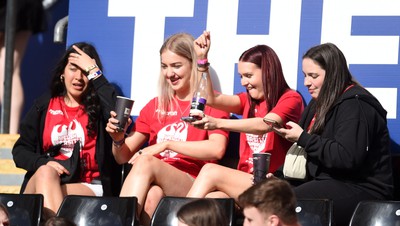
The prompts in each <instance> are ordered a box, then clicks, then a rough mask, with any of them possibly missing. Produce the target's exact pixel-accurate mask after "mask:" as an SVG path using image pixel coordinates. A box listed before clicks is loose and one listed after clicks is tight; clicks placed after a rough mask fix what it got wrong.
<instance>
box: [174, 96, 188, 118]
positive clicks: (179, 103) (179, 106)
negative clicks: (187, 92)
mask: <svg viewBox="0 0 400 226" xmlns="http://www.w3.org/2000/svg"><path fill="white" fill-rule="evenodd" d="M182 102H184V101H181V100H178V101H177V102H176V104H177V105H178V108H179V112H180V113H181V116H182V115H184V114H185V112H186V111H187V110H188V109H189V107H190V101H189V104H188V106H187V107H186V108H185V110H184V111H182V109H181V103H182Z"/></svg>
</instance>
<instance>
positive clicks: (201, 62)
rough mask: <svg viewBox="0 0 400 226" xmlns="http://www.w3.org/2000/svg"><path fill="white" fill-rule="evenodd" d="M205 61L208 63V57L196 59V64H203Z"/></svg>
mask: <svg viewBox="0 0 400 226" xmlns="http://www.w3.org/2000/svg"><path fill="white" fill-rule="evenodd" d="M207 63H208V59H207V58H206V59H201V60H197V64H202V65H204V64H207Z"/></svg>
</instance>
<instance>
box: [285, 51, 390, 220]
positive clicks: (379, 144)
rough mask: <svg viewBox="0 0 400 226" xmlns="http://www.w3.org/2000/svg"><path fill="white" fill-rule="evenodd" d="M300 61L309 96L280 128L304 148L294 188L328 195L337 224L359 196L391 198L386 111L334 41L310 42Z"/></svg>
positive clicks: (304, 194)
mask: <svg viewBox="0 0 400 226" xmlns="http://www.w3.org/2000/svg"><path fill="white" fill-rule="evenodd" d="M302 67H303V73H304V85H305V86H306V87H307V88H308V91H309V93H310V95H311V97H312V100H311V102H310V103H309V105H308V106H307V107H306V109H305V110H304V112H303V114H302V118H301V120H300V123H299V125H298V124H296V123H294V122H288V123H287V124H286V125H287V129H285V128H284V129H279V130H278V131H279V132H280V133H282V134H283V136H284V137H285V138H286V139H288V140H290V141H293V142H297V144H298V145H300V146H301V147H304V149H305V151H306V153H307V165H306V166H307V167H306V169H307V173H308V178H307V179H306V181H305V182H304V183H301V184H300V185H298V186H296V187H295V188H294V190H295V194H296V197H297V198H300V199H301V198H328V199H332V200H333V207H334V212H333V214H334V220H335V221H336V225H348V224H349V221H350V218H351V216H352V213H353V211H354V209H355V207H356V205H357V204H358V202H360V201H362V200H368V199H370V200H371V199H391V198H392V195H393V174H392V165H391V157H390V149H389V147H390V137H389V132H388V128H387V121H386V111H385V109H383V107H382V106H381V104H380V103H379V101H378V100H377V99H376V98H375V97H374V96H373V95H372V94H371V93H369V92H368V91H367V90H366V89H365V88H363V87H362V86H361V85H360V84H358V83H357V82H356V81H355V80H354V78H353V77H352V75H351V73H350V71H349V69H348V66H347V62H346V59H345V57H344V55H343V53H342V52H341V51H340V49H338V48H337V47H336V46H335V45H334V44H331V43H326V44H321V45H318V46H315V47H312V48H311V49H310V50H308V51H307V52H306V54H305V55H304V56H303V65H302ZM297 183H298V182H297Z"/></svg>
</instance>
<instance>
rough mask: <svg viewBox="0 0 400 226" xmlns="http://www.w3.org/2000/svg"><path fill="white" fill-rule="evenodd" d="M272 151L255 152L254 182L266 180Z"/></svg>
mask: <svg viewBox="0 0 400 226" xmlns="http://www.w3.org/2000/svg"><path fill="white" fill-rule="evenodd" d="M270 159H271V153H253V167H254V171H253V176H254V184H256V183H258V182H260V181H263V180H266V179H267V178H266V176H267V173H268V170H269V162H270Z"/></svg>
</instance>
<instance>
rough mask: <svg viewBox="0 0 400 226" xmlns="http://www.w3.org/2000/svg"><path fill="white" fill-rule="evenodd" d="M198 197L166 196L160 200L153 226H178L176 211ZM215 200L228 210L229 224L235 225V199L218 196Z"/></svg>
mask: <svg viewBox="0 0 400 226" xmlns="http://www.w3.org/2000/svg"><path fill="white" fill-rule="evenodd" d="M196 199H197V198H187V197H172V196H166V197H164V198H162V199H161V200H160V202H159V203H158V206H157V208H156V210H155V212H154V214H153V217H152V218H151V225H152V226H176V225H178V218H177V217H176V213H177V212H178V210H179V209H180V208H181V207H182V206H183V205H184V204H186V203H188V202H191V201H193V200H196ZM215 200H217V201H218V203H219V204H221V206H222V208H223V209H224V210H225V211H226V215H227V217H228V223H229V224H228V225H229V226H233V225H234V223H235V221H236V216H235V200H234V199H231V198H216V199H215Z"/></svg>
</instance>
